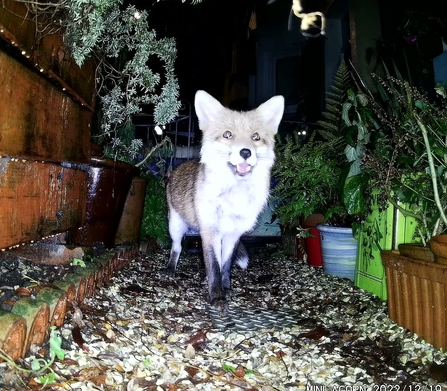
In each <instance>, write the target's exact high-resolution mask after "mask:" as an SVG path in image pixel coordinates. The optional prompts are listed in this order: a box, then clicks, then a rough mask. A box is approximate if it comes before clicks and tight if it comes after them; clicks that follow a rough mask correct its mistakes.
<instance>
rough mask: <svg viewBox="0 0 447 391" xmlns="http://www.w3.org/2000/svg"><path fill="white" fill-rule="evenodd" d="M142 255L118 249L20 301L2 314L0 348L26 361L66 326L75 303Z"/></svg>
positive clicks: (0, 315)
mask: <svg viewBox="0 0 447 391" xmlns="http://www.w3.org/2000/svg"><path fill="white" fill-rule="evenodd" d="M138 255H139V250H138V247H135V246H132V247H120V248H117V249H115V251H114V252H107V253H106V254H104V255H102V256H101V257H98V258H95V259H93V260H92V261H91V262H89V263H88V264H87V266H86V267H85V268H81V269H80V270H79V271H77V272H76V273H71V274H67V275H66V276H65V278H64V279H63V280H61V281H55V282H54V283H53V285H54V286H56V287H57V288H50V287H44V288H42V289H41V290H40V291H39V293H38V294H37V296H36V297H35V298H31V297H25V298H22V299H20V300H18V301H17V302H16V303H15V304H14V307H13V308H12V311H11V312H6V311H2V310H0V348H1V349H2V350H3V351H4V352H6V353H7V354H8V355H9V356H11V358H12V359H13V360H15V361H16V360H18V359H20V358H23V357H25V356H26V355H27V354H28V351H29V348H30V346H31V345H33V344H37V345H40V344H41V343H43V342H44V341H45V339H46V338H47V337H48V334H49V333H48V329H49V327H50V326H61V325H62V324H63V322H64V319H65V314H66V312H67V310H68V309H69V308H70V307H71V303H72V302H73V301H76V302H77V303H78V304H79V303H82V302H83V301H84V299H85V298H86V297H87V296H91V295H93V293H94V291H95V289H96V288H99V287H101V286H103V285H104V284H105V283H107V281H108V280H109V279H110V278H111V277H112V276H113V273H115V272H116V271H117V270H120V269H121V268H123V267H124V266H126V265H127V264H128V263H129V262H130V261H131V260H132V259H133V258H134V257H136V256H138ZM58 288H59V289H58ZM0 361H1V360H0Z"/></svg>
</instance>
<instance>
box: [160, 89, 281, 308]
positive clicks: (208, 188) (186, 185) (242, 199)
mask: <svg viewBox="0 0 447 391" xmlns="http://www.w3.org/2000/svg"><path fill="white" fill-rule="evenodd" d="M194 107H195V111H196V115H197V118H198V122H199V129H200V130H201V131H202V140H201V148H200V160H199V161H192V160H191V161H187V162H185V163H182V164H180V165H179V166H178V167H177V168H176V169H175V170H174V171H173V173H172V175H171V177H170V178H169V180H168V183H167V186H166V195H167V202H168V216H169V234H170V236H171V239H172V247H171V251H170V255H169V260H168V262H167V264H166V266H165V271H166V272H167V273H168V274H174V273H175V271H176V268H177V263H178V260H179V256H180V253H181V250H182V239H183V237H184V235H185V233H186V232H187V230H188V229H189V228H194V229H198V230H199V232H200V237H201V239H202V250H203V259H204V263H205V272H206V279H207V283H208V293H209V303H210V305H211V306H212V307H217V308H222V309H225V308H226V307H227V306H228V300H227V293H228V292H229V291H230V289H231V267H232V265H233V264H234V263H236V264H238V265H239V266H240V267H241V268H243V269H245V268H247V266H248V262H249V259H248V258H249V256H248V252H247V250H246V249H245V247H244V246H243V244H242V243H241V236H242V235H243V234H245V233H247V232H249V231H250V230H251V229H253V227H254V225H255V224H256V221H257V219H258V216H259V214H260V213H261V211H262V209H263V208H264V206H265V204H266V202H267V199H268V196H269V191H270V180H271V169H272V166H273V164H274V161H275V153H274V146H275V135H276V133H277V132H278V127H279V124H280V122H281V119H282V117H283V113H284V97H283V96H281V95H277V96H274V97H272V98H270V99H269V100H267V101H266V102H264V103H262V104H261V105H260V106H258V107H257V108H256V109H253V110H251V111H245V112H243V111H235V110H231V109H229V108H227V107H224V106H223V105H222V104H221V103H220V102H219V101H218V100H217V99H215V98H214V97H213V96H211V95H210V94H208V93H207V92H205V91H203V90H199V91H197V92H196V94H195V98H194Z"/></svg>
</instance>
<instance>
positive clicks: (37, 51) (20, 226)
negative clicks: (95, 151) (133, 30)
mask: <svg viewBox="0 0 447 391" xmlns="http://www.w3.org/2000/svg"><path fill="white" fill-rule="evenodd" d="M0 7H1V8H0V97H1V99H2V103H1V104H0V226H1V227H2V229H1V230H0V249H2V248H9V247H13V246H15V245H20V244H22V243H26V242H30V241H35V240H39V239H41V238H43V237H46V236H48V235H51V234H54V233H58V232H64V231H66V230H68V229H70V228H76V227H79V226H81V225H83V224H84V222H85V208H86V196H87V174H86V172H84V171H82V170H78V169H77V168H76V167H77V165H72V166H69V165H65V166H64V165H62V164H61V163H62V162H72V163H89V162H90V157H91V143H90V133H91V123H92V118H93V112H94V101H95V85H94V64H93V62H91V61H90V62H87V63H86V64H85V66H83V67H82V68H79V67H78V66H77V65H76V64H75V63H74V61H73V60H72V59H71V58H70V56H69V55H68V53H67V51H66V48H65V46H64V44H63V40H62V36H61V32H60V31H58V32H57V33H56V34H53V35H46V36H44V37H43V38H41V39H40V38H38V36H37V34H36V31H35V27H36V25H35V23H34V21H33V20H32V19H31V16H32V15H30V14H29V13H28V11H27V9H26V7H25V6H24V5H23V4H22V3H20V2H16V1H13V0H3V2H2V6H0Z"/></svg>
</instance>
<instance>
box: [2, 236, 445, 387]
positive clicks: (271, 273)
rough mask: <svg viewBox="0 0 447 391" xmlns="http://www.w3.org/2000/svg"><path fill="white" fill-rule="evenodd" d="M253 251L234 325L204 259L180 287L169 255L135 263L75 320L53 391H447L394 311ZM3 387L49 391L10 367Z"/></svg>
mask: <svg viewBox="0 0 447 391" xmlns="http://www.w3.org/2000/svg"><path fill="white" fill-rule="evenodd" d="M250 252H251V264H250V266H249V268H248V269H247V270H241V269H239V268H237V267H236V268H234V270H233V291H232V298H231V301H230V307H229V311H228V312H227V313H225V314H221V313H219V312H217V311H215V310H213V309H212V308H209V306H208V305H207V302H206V297H207V289H206V284H205V283H204V280H205V273H204V269H203V265H202V262H201V259H200V256H199V255H198V254H185V255H184V256H182V257H181V260H180V264H179V267H178V271H177V274H176V275H175V276H173V277H172V276H166V275H165V274H164V273H163V272H162V271H163V266H164V264H165V263H166V260H167V257H168V252H167V251H163V250H161V251H158V252H153V253H150V254H149V253H148V254H143V255H142V256H141V257H140V258H138V259H135V260H133V261H132V263H131V264H130V265H129V266H128V267H126V268H125V269H123V270H121V271H120V272H118V273H117V274H116V275H115V276H114V277H113V278H112V279H111V281H110V282H109V283H108V285H107V286H105V287H103V288H101V289H100V290H98V291H97V292H96V294H95V295H94V297H91V298H88V299H86V301H85V303H84V304H82V305H81V306H79V307H76V306H75V308H74V310H73V311H72V313H71V317H70V316H68V317H67V319H66V322H65V325H64V326H63V327H62V330H61V332H62V336H63V345H62V347H63V349H64V350H65V352H66V354H65V359H64V360H62V361H61V360H57V361H56V363H55V364H54V366H53V369H54V372H55V373H56V382H55V383H53V384H51V385H46V386H45V387H44V389H47V390H79V391H84V390H126V391H137V390H148V391H156V390H157V391H162V390H167V391H175V390H210V391H211V390H251V391H254V390H259V391H270V390H284V391H285V390H291V391H293V390H306V389H307V390H312V389H320V390H321V389H331V390H333V389H334V390H337V389H344V390H346V389H350V390H354V389H356V390H372V391H374V390H377V391H381V390H385V389H386V390H403V389H407V390H417V389H418V388H417V387H419V386H420V387H421V388H419V389H420V390H427V389H430V390H444V389H447V383H446V381H447V355H446V354H445V353H444V352H442V351H440V350H436V349H434V348H433V347H432V346H431V345H429V344H426V343H425V342H424V341H422V340H421V339H420V338H418V337H417V336H416V335H415V334H413V333H410V332H408V331H407V330H405V329H403V328H401V327H399V326H397V325H396V324H395V323H393V322H392V321H391V320H390V319H389V318H388V316H387V308H386V303H384V302H383V301H381V300H380V299H378V298H377V297H375V296H374V295H372V294H370V293H368V292H365V291H363V290H361V289H359V288H357V287H355V286H353V284H352V282H351V281H349V280H344V279H339V278H337V277H332V276H328V275H326V274H324V273H323V270H321V269H320V268H313V267H310V266H308V265H307V264H305V263H304V262H302V261H296V260H295V259H293V258H290V257H288V256H286V255H284V254H283V253H282V251H281V250H280V248H279V247H278V246H277V245H267V246H262V247H254V248H252V249H251V251H250ZM45 354H47V350H46V349H45V348H44V349H36V351H34V352H32V354H31V356H30V357H28V358H27V359H25V360H24V362H23V363H22V365H24V366H26V365H29V363H30V360H31V359H32V356H39V355H45ZM0 383H3V384H8V388H5V389H9V390H24V389H32V390H37V389H42V384H38V383H36V382H35V379H34V378H33V377H32V376H28V377H24V376H23V375H21V374H20V373H18V372H16V371H14V370H12V369H10V368H9V367H7V366H6V364H1V366H0ZM317 386H319V387H320V388H318V387H317ZM378 386H382V388H378ZM404 386H405V387H406V388H404ZM410 386H411V387H412V388H411V387H410ZM428 386H431V387H432V388H427V387H428ZM341 387H345V388H341ZM346 387H348V388H346ZM349 387H352V388H349ZM374 387H376V388H374ZM383 387H388V388H383ZM0 389H1V387H0Z"/></svg>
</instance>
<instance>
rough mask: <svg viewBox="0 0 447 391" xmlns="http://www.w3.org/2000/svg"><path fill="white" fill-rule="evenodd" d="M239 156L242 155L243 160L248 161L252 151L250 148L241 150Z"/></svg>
mask: <svg viewBox="0 0 447 391" xmlns="http://www.w3.org/2000/svg"><path fill="white" fill-rule="evenodd" d="M239 155H241V157H242V158H244V159H245V160H247V159H248V158H249V157H250V156H251V151H250V150H249V149H248V148H244V149H241V151H240V152H239Z"/></svg>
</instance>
